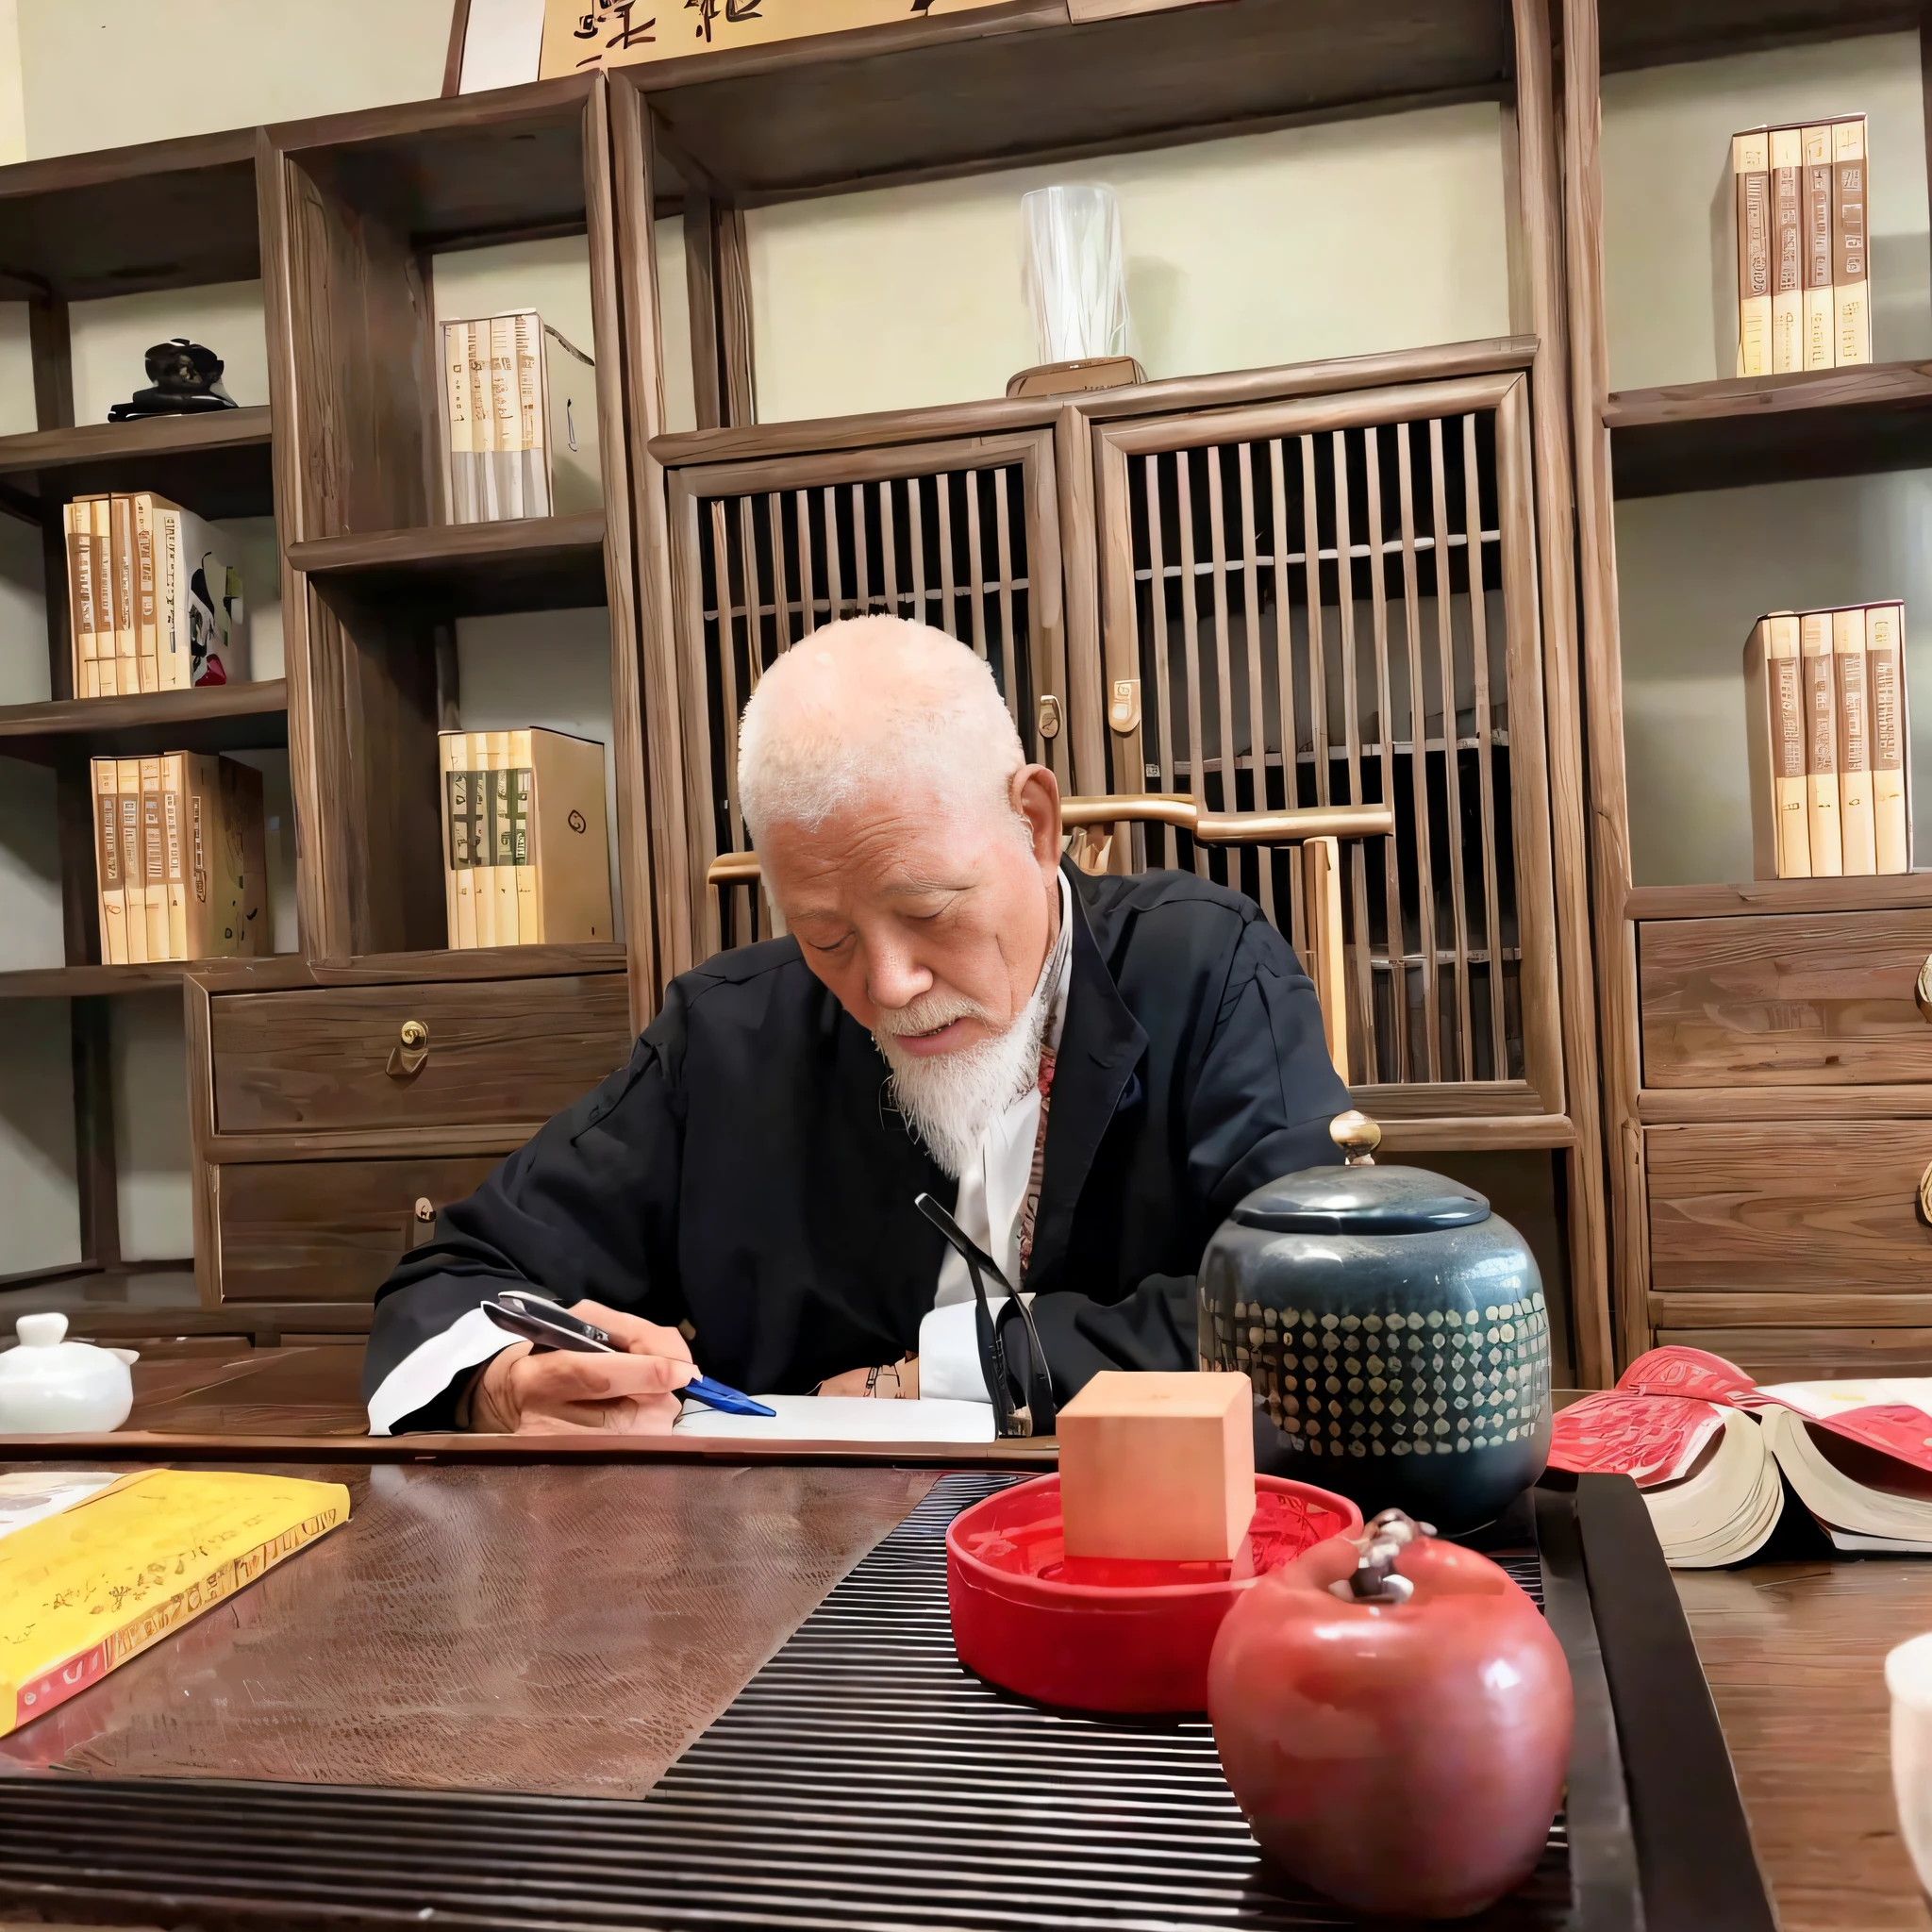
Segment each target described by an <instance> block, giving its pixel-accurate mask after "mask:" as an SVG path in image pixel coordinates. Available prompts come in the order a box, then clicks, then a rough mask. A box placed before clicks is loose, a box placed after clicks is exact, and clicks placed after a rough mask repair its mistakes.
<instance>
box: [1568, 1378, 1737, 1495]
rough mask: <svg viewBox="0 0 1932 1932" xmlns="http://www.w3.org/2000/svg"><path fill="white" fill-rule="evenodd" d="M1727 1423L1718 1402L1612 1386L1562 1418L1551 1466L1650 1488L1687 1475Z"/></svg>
mask: <svg viewBox="0 0 1932 1932" xmlns="http://www.w3.org/2000/svg"><path fill="white" fill-rule="evenodd" d="M1682 1352H1683V1353H1685V1354H1690V1353H1691V1351H1690V1350H1685V1351H1682ZM1644 1359H1645V1360H1646V1361H1647V1360H1649V1357H1647V1356H1646V1357H1644ZM1723 1427H1724V1410H1723V1408H1722V1407H1718V1406H1717V1405H1716V1404H1714V1403H1709V1402H1699V1401H1693V1400H1691V1399H1689V1398H1687V1397H1684V1396H1681V1395H1643V1394H1627V1393H1624V1391H1622V1390H1621V1388H1620V1389H1611V1390H1606V1391H1602V1392H1600V1393H1598V1394H1595V1395H1586V1396H1585V1397H1584V1398H1583V1400H1582V1401H1581V1402H1574V1403H1572V1404H1571V1406H1570V1407H1568V1408H1566V1409H1564V1410H1563V1411H1562V1412H1561V1413H1560V1414H1559V1415H1558V1416H1557V1426H1556V1431H1555V1434H1554V1436H1553V1437H1552V1439H1551V1442H1550V1466H1551V1468H1553V1469H1568V1470H1574V1471H1575V1472H1576V1473H1577V1474H1595V1475H1627V1476H1629V1477H1630V1478H1631V1479H1632V1480H1633V1481H1635V1483H1636V1484H1637V1487H1638V1488H1639V1489H1641V1490H1643V1489H1650V1488H1652V1487H1653V1486H1655V1485H1656V1484H1657V1483H1668V1482H1675V1481H1676V1480H1677V1478H1678V1477H1679V1476H1681V1475H1683V1474H1685V1473H1686V1472H1687V1471H1688V1470H1689V1469H1690V1468H1691V1464H1692V1463H1694V1462H1695V1461H1696V1460H1697V1458H1698V1457H1699V1456H1700V1455H1701V1454H1702V1453H1703V1451H1704V1448H1705V1446H1706V1444H1707V1443H1708V1442H1709V1441H1710V1439H1711V1438H1712V1437H1713V1436H1715V1435H1716V1434H1717V1432H1718V1431H1719V1430H1720V1429H1721V1428H1723Z"/></svg>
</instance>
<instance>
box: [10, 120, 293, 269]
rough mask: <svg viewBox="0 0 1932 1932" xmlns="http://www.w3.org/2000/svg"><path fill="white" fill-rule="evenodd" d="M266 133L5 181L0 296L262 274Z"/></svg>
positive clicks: (147, 145) (37, 169)
mask: <svg viewBox="0 0 1932 1932" xmlns="http://www.w3.org/2000/svg"><path fill="white" fill-rule="evenodd" d="M255 139H256V137H255V130H254V129H253V128H252V127H237V128H232V129H229V130H227V131H225V132H224V133H221V134H203V135H191V136H189V137H188V138H186V139H185V140H180V141H156V142H143V143H142V144H141V145H140V146H137V147H123V148H108V149H103V150H99V151H97V152H94V153H91V154H79V155H61V156H58V157H56V158H52V159H49V160H44V161H28V162H26V163H25V164H23V165H21V166H18V167H12V168H8V170H7V172H6V177H5V179H4V181H0V264H4V265H5V266H4V269H0V299H7V300H12V301H29V302H38V303H44V302H46V301H47V299H48V298H49V297H50V296H51V297H53V298H54V299H55V300H57V301H60V302H83V301H87V300H90V299H92V298H93V297H96V296H102V295H132V294H135V293H137V292H139V291H143V290H149V289H189V288H199V287H203V286H206V285H207V284H209V283H214V282H250V281H254V280H255V279H256V278H257V277H258V276H259V275H260V274H261V231H260V225H259V223H258V219H257V210H256V200H255Z"/></svg>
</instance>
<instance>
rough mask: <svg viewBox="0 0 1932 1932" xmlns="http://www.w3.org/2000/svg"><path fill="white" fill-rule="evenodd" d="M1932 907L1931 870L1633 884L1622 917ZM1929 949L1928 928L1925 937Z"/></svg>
mask: <svg viewBox="0 0 1932 1932" xmlns="http://www.w3.org/2000/svg"><path fill="white" fill-rule="evenodd" d="M1926 908H1932V872H1907V873H1894V874H1891V875H1890V877H1886V878H1852V879H1752V880H1747V881H1745V882H1744V883H1742V884H1739V885H1729V886H1633V887H1631V889H1630V890H1629V891H1628V892H1626V893H1625V894H1624V918H1625V919H1627V920H1631V921H1633V922H1634V921H1638V920H1644V919H1738V918H1755V919H1762V918H1774V919H1786V918H1790V919H1806V918H1810V917H1812V916H1814V915H1816V914H1819V913H1832V912H1894V911H1918V910H1923V909H1926ZM1926 943H1927V945H1928V947H1932V931H1928V933H1927V936H1926Z"/></svg>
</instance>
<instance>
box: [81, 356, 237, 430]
mask: <svg viewBox="0 0 1932 1932" xmlns="http://www.w3.org/2000/svg"><path fill="white" fill-rule="evenodd" d="M226 367H227V364H226V363H225V362H224V361H223V360H222V358H220V357H219V356H217V355H216V354H215V353H214V351H213V350H212V349H205V348H203V347H202V345H201V344H200V343H199V342H191V341H189V340H188V338H187V337H186V336H175V338H174V339H173V340H172V341H165V342H157V343H156V344H155V345H154V347H153V348H151V349H150V350H149V351H148V352H147V375H148V381H149V383H150V384H151V385H152V387H150V388H148V389H139V390H136V391H135V392H134V394H133V396H132V397H131V398H130V399H129V400H128V401H126V402H125V403H116V404H115V405H114V406H113V408H110V409H109V410H108V422H109V423H133V422H137V421H139V420H140V419H141V418H142V417H143V416H193V415H200V414H203V413H204V412H206V411H208V410H212V409H232V408H235V407H236V403H235V398H234V397H233V396H231V395H230V394H229V393H228V392H227V391H226V390H225V389H224V388H223V387H222V371H223V370H224V369H225V368H226Z"/></svg>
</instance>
